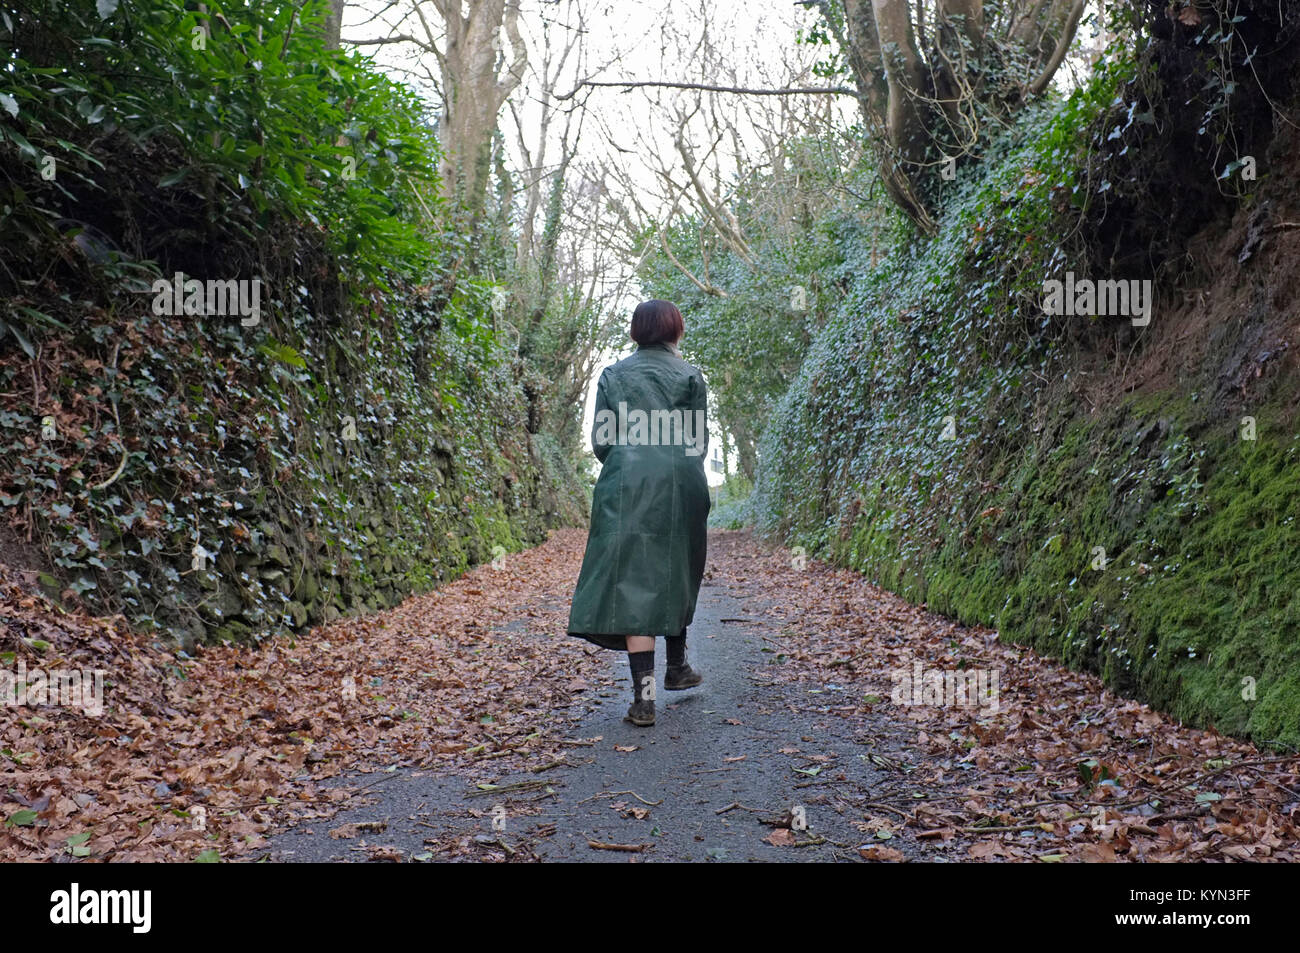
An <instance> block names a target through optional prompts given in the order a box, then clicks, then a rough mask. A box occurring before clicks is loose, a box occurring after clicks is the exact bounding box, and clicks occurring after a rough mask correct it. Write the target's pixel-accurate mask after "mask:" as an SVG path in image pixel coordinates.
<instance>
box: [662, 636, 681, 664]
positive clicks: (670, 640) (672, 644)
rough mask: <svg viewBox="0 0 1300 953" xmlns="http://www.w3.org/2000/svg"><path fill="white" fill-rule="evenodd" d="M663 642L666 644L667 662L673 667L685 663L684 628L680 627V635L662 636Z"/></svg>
mask: <svg viewBox="0 0 1300 953" xmlns="http://www.w3.org/2000/svg"><path fill="white" fill-rule="evenodd" d="M664 644H665V645H667V646H668V664H669V665H671V666H673V667H674V668H681V666H683V665H685V664H686V630H685V629H682V634H681V635H666V636H664Z"/></svg>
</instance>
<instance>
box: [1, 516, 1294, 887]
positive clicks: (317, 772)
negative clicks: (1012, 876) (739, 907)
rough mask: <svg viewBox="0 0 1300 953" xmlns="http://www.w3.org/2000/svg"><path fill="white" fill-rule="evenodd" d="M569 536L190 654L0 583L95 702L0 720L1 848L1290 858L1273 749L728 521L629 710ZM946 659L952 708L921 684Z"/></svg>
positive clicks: (578, 542)
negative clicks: (98, 674)
mask: <svg viewBox="0 0 1300 953" xmlns="http://www.w3.org/2000/svg"><path fill="white" fill-rule="evenodd" d="M584 540H585V535H584V533H583V532H582V531H580V530H563V531H557V532H555V533H553V534H552V535H551V538H550V539H549V540H548V541H547V542H546V543H544V544H542V545H540V546H538V547H535V548H533V549H530V550H527V551H524V552H519V553H513V554H508V555H507V556H505V557H504V558H503V559H502V560H499V561H498V562H497V563H496V565H495V566H494V565H491V564H489V565H484V566H480V567H478V568H476V569H474V570H473V571H471V572H470V573H468V574H467V575H465V576H464V577H462V578H460V579H458V580H455V581H453V582H450V583H447V584H445V585H443V586H441V587H439V588H438V589H437V590H434V591H432V592H430V593H427V594H425V595H422V596H417V597H413V598H411V599H408V600H406V601H405V602H404V603H402V604H401V605H399V606H397V607H395V608H393V609H391V610H388V611H386V612H379V613H374V614H370V615H367V616H362V617H358V618H347V619H341V620H338V621H336V622H334V623H331V624H329V625H326V626H322V627H319V628H318V629H316V630H313V631H312V632H311V633H310V635H309V636H308V637H303V638H298V639H294V638H291V637H288V636H280V637H276V638H274V639H269V640H266V641H264V642H263V643H262V645H261V646H251V647H250V646H236V645H231V646H215V647H210V648H207V649H205V650H203V651H202V652H201V654H200V655H199V656H198V657H197V658H194V659H190V658H188V657H185V656H183V655H176V654H173V653H171V652H168V651H166V650H165V649H164V648H163V647H161V646H160V645H159V644H157V643H155V642H152V641H150V639H149V638H148V637H147V636H144V635H142V634H139V633H132V632H130V631H129V630H127V629H126V628H125V626H124V625H122V624H121V620H117V621H114V620H104V619H93V618H90V617H87V616H82V615H78V614H68V613H64V614H58V613H56V612H54V611H53V610H51V608H50V606H49V605H48V604H46V603H45V602H43V601H42V600H41V599H40V597H38V596H33V595H30V594H27V593H25V592H24V591H23V589H22V587H21V586H19V585H17V584H16V583H15V582H13V581H12V580H4V581H2V582H3V584H2V585H0V612H2V614H3V616H4V617H5V624H6V627H7V629H8V631H9V633H10V635H11V636H13V638H14V639H20V638H21V639H24V640H26V643H27V644H32V645H36V644H44V645H47V646H48V648H47V649H45V650H44V651H46V652H47V653H49V654H50V655H52V656H57V657H59V658H62V659H65V660H67V661H68V662H69V663H70V664H71V663H75V664H78V665H80V666H83V667H86V668H95V667H100V668H104V669H106V670H108V671H109V672H110V679H109V682H108V684H107V685H106V687H105V693H104V711H103V713H102V714H101V715H99V716H97V717H93V718H91V717H86V716H84V715H81V714H79V713H76V712H72V711H68V710H66V709H64V710H60V709H56V708H53V707H49V708H42V709H40V711H39V713H38V714H37V715H36V716H35V717H24V718H20V719H12V720H10V721H9V722H8V723H7V724H6V727H5V736H4V745H3V749H4V753H5V755H6V763H7V765H8V767H7V769H6V770H7V783H6V785H5V790H6V792H7V794H6V797H7V798H8V800H9V801H10V802H11V803H8V804H6V805H5V807H4V813H5V816H6V817H9V818H11V819H14V818H17V820H15V821H14V822H13V823H11V824H8V825H6V826H5V828H4V829H3V830H2V831H0V856H3V857H4V859H10V860H12V859H41V860H53V859H58V858H60V857H64V856H66V854H67V853H68V850H69V847H68V845H69V844H70V843H75V844H76V846H77V847H78V849H79V851H80V852H79V853H78V855H77V856H79V857H85V858H87V859H90V860H100V861H123V860H196V859H208V860H215V859H219V860H223V861H225V860H234V861H238V860H257V859H263V858H271V859H275V860H285V861H317V860H344V861H389V862H408V861H417V862H418V861H460V860H485V861H505V862H509V861H525V860H584V861H609V862H624V861H647V862H652V861H668V860H701V861H750V860H758V861H810V860H817V861H826V862H831V861H848V862H866V861H869V862H876V861H916V860H931V861H964V860H1005V861H1046V862H1055V861H1133V860H1147V861H1154V860H1182V859H1215V860H1221V859H1234V860H1244V859H1256V860H1290V859H1294V857H1295V852H1296V844H1297V837H1296V830H1295V826H1294V817H1295V812H1296V811H1297V809H1298V808H1300V796H1298V795H1297V793H1296V792H1297V790H1300V780H1297V775H1298V773H1300V767H1298V765H1297V762H1296V759H1295V757H1294V756H1289V757H1279V756H1277V755H1273V754H1268V753H1264V752H1261V751H1260V750H1258V749H1256V748H1254V747H1253V746H1251V745H1249V744H1245V743H1243V742H1239V741H1236V740H1233V739H1229V738H1226V737H1223V736H1220V735H1218V734H1217V733H1215V732H1213V731H1204V730H1195V729H1190V728H1185V727H1182V726H1180V725H1178V724H1176V723H1175V722H1173V721H1172V720H1170V719H1169V718H1167V717H1165V716H1164V715H1162V714H1160V713H1158V712H1154V711H1152V710H1150V709H1149V708H1147V707H1146V706H1144V705H1141V704H1138V703H1136V702H1132V701H1126V700H1124V699H1121V698H1116V697H1114V696H1113V695H1111V694H1110V693H1108V692H1106V691H1104V690H1103V689H1102V687H1101V685H1100V683H1099V682H1098V681H1097V680H1096V679H1094V678H1092V677H1091V676H1087V675H1081V674H1078V673H1074V672H1070V671H1068V670H1066V669H1063V668H1062V667H1060V666H1059V665H1057V664H1056V663H1054V662H1052V661H1050V660H1046V659H1042V658H1039V657H1037V656H1035V655H1034V654H1033V653H1032V652H1030V651H1028V650H1025V649H1022V648H1019V647H1016V646H1010V645H1004V644H1001V643H999V642H998V641H997V639H996V637H995V634H994V633H992V632H990V631H987V630H981V629H976V628H966V627H963V626H960V625H957V624H955V623H953V622H951V621H949V620H946V619H943V618H941V617H939V616H936V615H933V614H930V613H927V612H926V611H924V610H922V609H919V608H917V607H914V606H911V605H909V604H908V603H906V602H904V601H903V600H901V599H899V598H898V597H895V596H893V595H891V594H889V593H887V592H884V591H882V590H880V589H877V588H875V587H874V586H872V585H870V584H869V583H868V582H867V581H866V580H865V579H863V577H861V576H860V575H858V574H856V573H853V572H850V571H847V570H837V569H831V568H829V567H827V566H824V565H822V564H820V563H816V562H808V563H807V564H806V565H804V561H803V560H802V559H799V558H796V556H795V555H794V554H792V553H791V552H790V551H789V550H785V549H780V548H775V549H773V548H768V547H766V546H765V545H764V544H762V543H761V542H759V541H758V540H756V539H755V538H753V537H752V536H751V535H749V534H748V533H746V532H721V531H718V532H713V533H712V534H711V535H710V543H709V547H710V549H709V568H708V572H707V574H706V578H705V582H704V587H703V589H702V592H701V599H700V608H699V612H698V614H697V617H696V621H695V623H694V625H692V627H691V631H690V637H689V644H690V649H689V651H690V655H691V659H692V661H693V663H694V664H695V665H696V667H698V668H699V669H701V670H702V671H703V673H704V675H705V682H704V684H703V685H701V686H699V687H697V688H694V689H690V690H687V691H683V692H663V691H660V693H659V699H658V723H657V724H656V725H654V726H653V727H651V728H636V727H633V726H632V725H630V724H628V723H626V722H624V721H623V720H622V718H623V715H624V713H625V712H626V710H627V705H628V701H629V695H630V684H629V681H628V669H627V662H626V655H625V654H623V653H613V652H605V651H600V650H597V649H595V648H594V647H590V646H588V645H587V643H585V642H581V641H580V640H577V639H572V638H569V637H568V636H566V635H565V634H563V633H564V626H565V620H566V618H567V610H568V598H569V596H570V594H571V591H572V586H573V580H574V579H575V578H576V576H577V572H578V567H579V564H580V562H581V558H582V551H583V543H584ZM657 662H658V665H657V675H658V678H659V684H660V685H662V675H663V668H664V659H663V658H662V657H660V658H658V659H657ZM927 673H939V674H938V675H934V676H931V675H930V674H927ZM956 673H962V674H963V676H964V677H969V678H971V679H973V680H974V681H973V683H972V684H974V685H975V686H977V687H979V688H980V689H981V691H982V692H984V694H981V695H979V696H978V697H976V698H975V699H974V701H975V702H976V704H971V703H970V702H971V701H972V699H971V698H969V697H955V698H954V697H952V696H951V695H950V694H947V687H948V682H951V681H953V676H954V675H955V674H956ZM904 675H906V676H908V681H912V682H915V683H916V684H914V685H910V686H909V685H908V684H907V682H905V681H904V680H903V679H902V676H904ZM917 676H920V677H919V678H918V677H917ZM995 676H996V681H994V677H995ZM931 677H934V678H938V679H939V682H937V683H935V685H936V686H937V687H941V688H943V689H944V691H939V692H935V691H932V687H933V686H932V685H931V683H930V681H929V679H930V678H931ZM980 679H986V680H985V681H980ZM904 688H907V691H903V689H904ZM994 701H996V704H993V702H994ZM24 791H36V792H38V794H37V796H35V797H33V796H31V795H24V794H23V793H22V792H24ZM80 832H89V833H90V836H89V837H81V836H79V833H80Z"/></svg>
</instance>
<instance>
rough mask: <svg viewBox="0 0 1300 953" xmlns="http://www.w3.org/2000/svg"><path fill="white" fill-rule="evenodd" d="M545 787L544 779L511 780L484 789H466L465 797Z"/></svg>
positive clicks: (486, 795) (534, 789) (487, 795)
mask: <svg viewBox="0 0 1300 953" xmlns="http://www.w3.org/2000/svg"><path fill="white" fill-rule="evenodd" d="M544 787H546V782H545V781H512V782H511V783H509V784H500V785H496V784H494V785H493V786H492V787H491V788H489V789H488V790H486V791H466V792H465V795H464V796H465V797H490V796H492V795H494V794H501V793H502V792H505V791H536V790H538V789H539V788H544Z"/></svg>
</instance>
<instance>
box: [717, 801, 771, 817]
mask: <svg viewBox="0 0 1300 953" xmlns="http://www.w3.org/2000/svg"><path fill="white" fill-rule="evenodd" d="M736 808H740V809H741V810H742V811H753V812H754V813H755V814H762V813H763V809H762V808H761V807H745V805H743V804H741V803H740V802H739V801H732V802H731V803H730V804H728V805H727V806H726V807H720V808H718V809H717V810H716V811H714V812H713V813H714V814H726V813H727V812H728V811H733V810H735V809H736Z"/></svg>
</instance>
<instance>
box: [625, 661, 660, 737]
mask: <svg viewBox="0 0 1300 953" xmlns="http://www.w3.org/2000/svg"><path fill="white" fill-rule="evenodd" d="M627 661H628V665H629V666H630V667H631V669H632V706H631V707H630V708H628V710H627V717H626V718H624V719H623V720H624V721H630V722H631V723H632V724H634V725H636V726H637V727H638V728H648V727H650V726H651V725H653V724H654V723H655V653H654V649H651V650H650V651H649V652H628V653H627Z"/></svg>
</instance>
